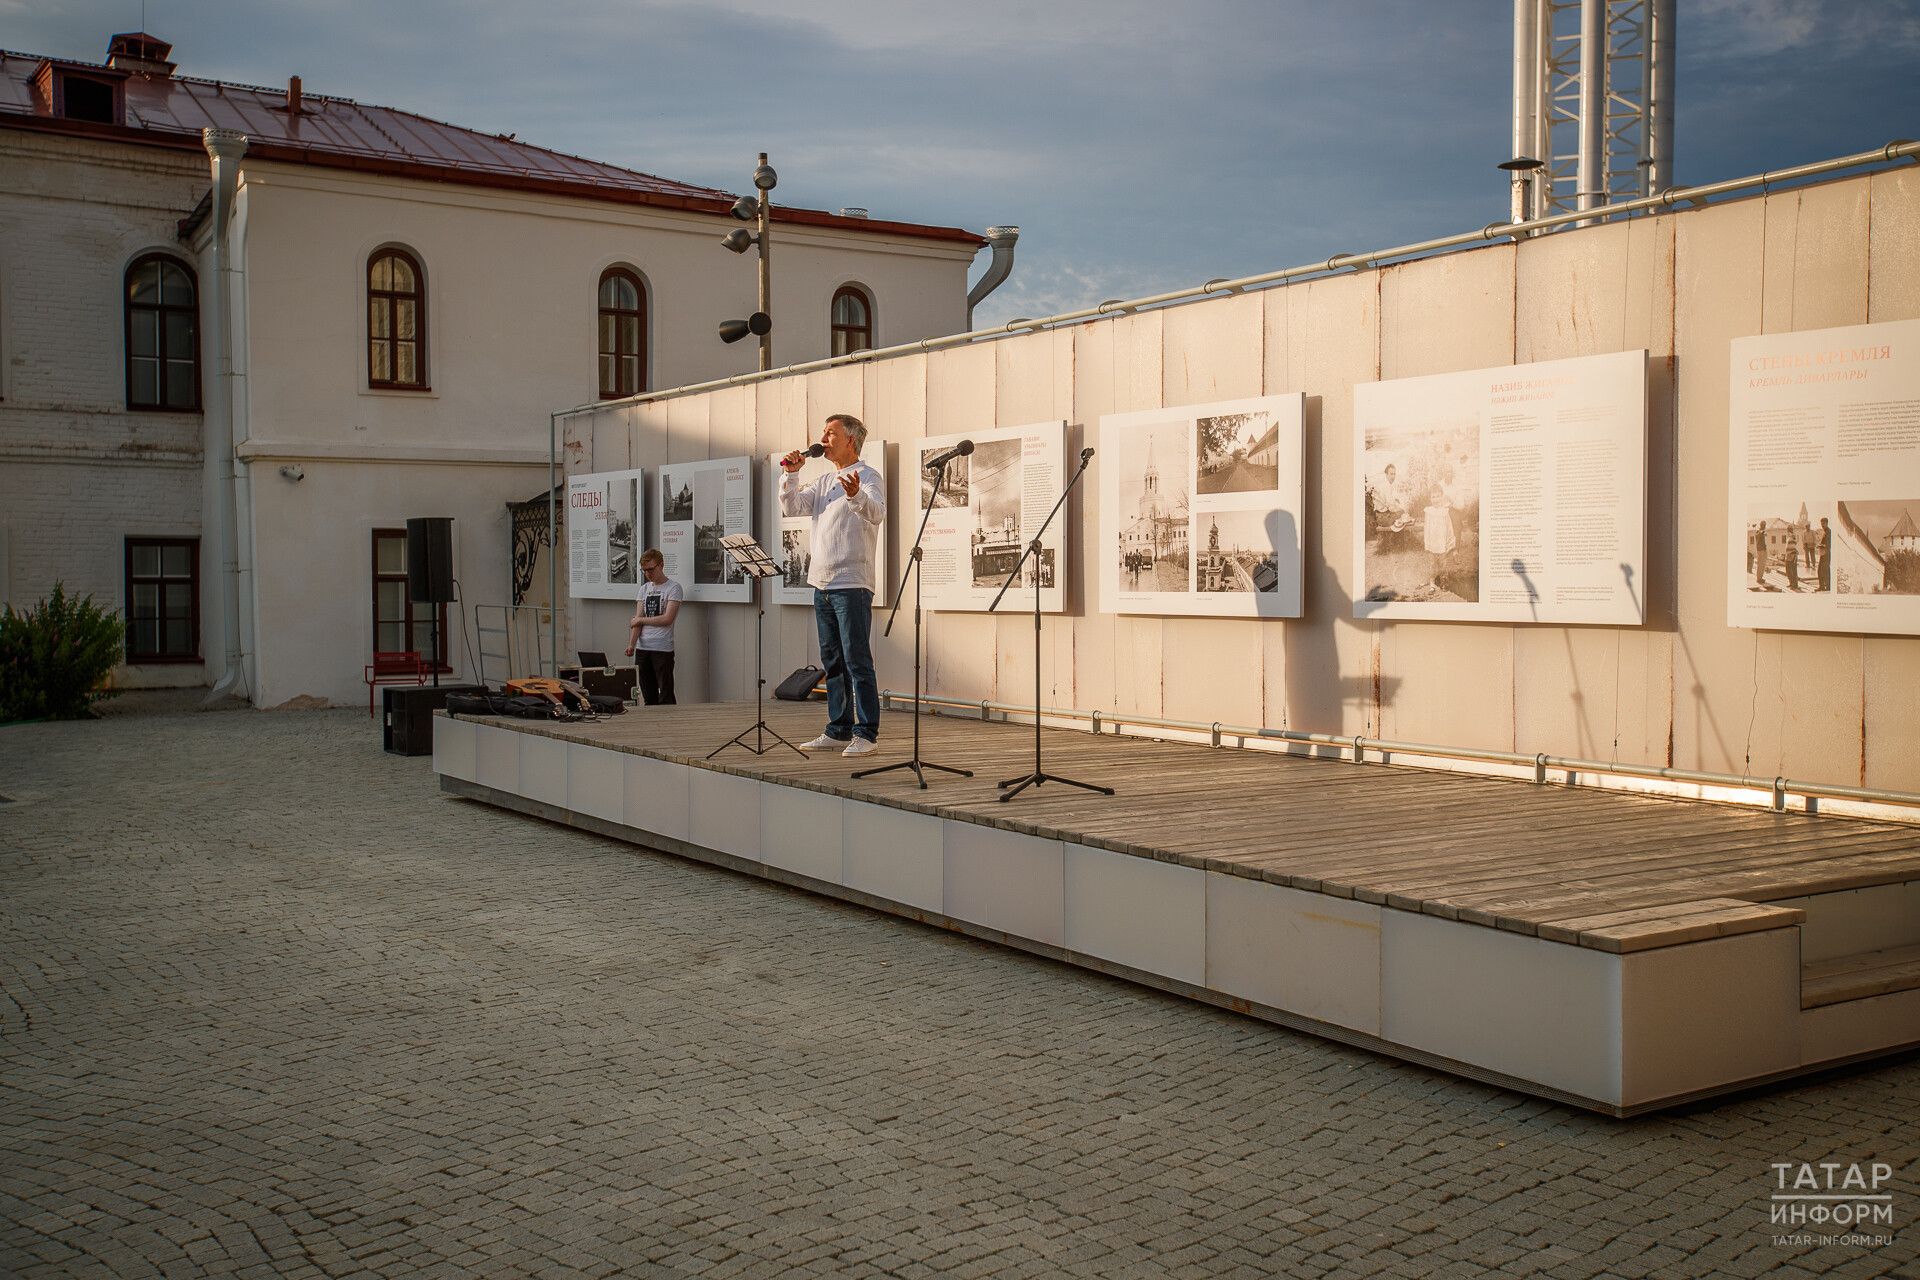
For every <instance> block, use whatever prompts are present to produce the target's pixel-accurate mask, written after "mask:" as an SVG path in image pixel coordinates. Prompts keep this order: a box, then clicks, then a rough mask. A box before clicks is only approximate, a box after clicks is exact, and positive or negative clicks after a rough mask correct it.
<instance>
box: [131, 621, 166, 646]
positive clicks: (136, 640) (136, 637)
mask: <svg viewBox="0 0 1920 1280" xmlns="http://www.w3.org/2000/svg"><path fill="white" fill-rule="evenodd" d="M132 633H133V645H132V649H133V652H135V653H142V654H144V653H157V652H158V651H159V649H160V624H159V623H158V622H156V621H153V620H152V619H145V620H142V621H138V622H135V623H134V624H133V627H132Z"/></svg>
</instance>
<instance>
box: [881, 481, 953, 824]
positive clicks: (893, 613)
mask: <svg viewBox="0 0 1920 1280" xmlns="http://www.w3.org/2000/svg"><path fill="white" fill-rule="evenodd" d="M952 461H953V459H951V458H949V459H947V461H946V462H942V463H941V464H940V470H939V473H938V474H937V475H935V476H934V480H933V497H932V498H930V499H928V501H927V509H926V510H925V511H924V512H922V513H921V515H920V532H918V533H916V534H914V535H913V550H912V551H911V552H909V553H908V554H907V567H906V571H905V572H903V573H902V574H901V575H900V585H899V587H897V588H896V589H895V590H894V593H893V608H892V610H890V611H889V612H888V614H887V629H886V630H885V631H882V632H881V633H880V634H881V635H883V636H890V635H892V634H893V624H894V621H895V620H896V619H898V618H899V616H900V602H901V601H902V600H903V599H905V598H906V592H907V578H908V576H909V575H911V576H912V578H913V758H912V759H910V760H902V761H900V762H898V763H897V764H886V765H881V766H880V767H879V768H877V769H862V770H861V771H860V772H858V773H856V774H854V775H853V776H854V777H856V778H870V777H872V776H873V775H874V774H877V773H891V772H893V771H894V770H895V769H911V770H913V776H914V777H916V778H918V779H919V780H920V789H921V790H922V791H925V790H926V789H927V775H926V774H925V773H924V772H922V771H923V770H926V769H938V770H940V772H942V773H954V774H958V775H960V776H961V777H963V778H971V777H972V776H973V770H971V769H956V768H954V767H953V766H952V765H945V764H935V763H934V762H933V761H931V760H922V759H921V758H920V645H921V638H922V623H921V619H920V584H921V582H922V581H923V580H924V577H925V575H924V574H922V573H921V572H920V543H921V540H922V539H924V538H925V537H926V536H927V521H928V520H929V519H931V518H932V516H933V508H934V504H935V503H936V502H937V501H939V498H940V490H941V489H942V488H943V487H944V486H945V485H946V483H947V464H948V463H950V462H952Z"/></svg>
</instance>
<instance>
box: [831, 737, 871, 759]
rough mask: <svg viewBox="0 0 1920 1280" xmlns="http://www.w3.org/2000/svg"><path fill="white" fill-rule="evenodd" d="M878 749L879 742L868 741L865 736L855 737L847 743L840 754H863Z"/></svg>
mask: <svg viewBox="0 0 1920 1280" xmlns="http://www.w3.org/2000/svg"><path fill="white" fill-rule="evenodd" d="M879 749H880V744H879V743H877V742H868V741H867V740H866V739H865V738H855V739H854V740H853V741H852V742H849V743H848V744H847V749H846V750H845V751H842V752H841V753H840V754H841V755H843V756H864V755H866V754H867V753H868V752H871V751H878V750H879Z"/></svg>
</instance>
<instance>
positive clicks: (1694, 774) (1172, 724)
mask: <svg viewBox="0 0 1920 1280" xmlns="http://www.w3.org/2000/svg"><path fill="white" fill-rule="evenodd" d="M880 696H881V698H882V699H888V700H892V699H898V700H901V701H905V702H912V701H913V695H912V694H910V693H900V692H898V691H896V690H893V689H882V690H881V691H880ZM920 702H921V705H923V706H929V707H951V708H953V709H955V710H960V711H971V712H977V711H983V710H985V711H999V712H1002V713H1015V712H1017V713H1021V714H1027V713H1031V712H1032V711H1033V710H1034V708H1033V706H1032V704H1031V703H1011V702H994V701H992V700H990V699H985V698H982V699H978V700H975V701H966V700H963V699H959V698H945V697H940V696H938V695H935V694H923V695H921V697H920ZM1040 716H1041V718H1042V719H1049V720H1090V721H1094V722H1096V723H1101V724H1114V725H1120V724H1127V725H1133V726H1135V727H1138V728H1145V729H1178V730H1183V731H1186V732H1189V733H1205V734H1213V733H1215V732H1218V733H1219V734H1222V735H1224V736H1226V737H1230V738H1243V739H1244V738H1269V739H1278V740H1280V741H1283V742H1293V743H1300V744H1302V745H1310V746H1330V747H1340V748H1343V749H1351V750H1364V751H1377V752H1380V753H1381V754H1383V755H1403V756H1412V755H1417V756H1428V757H1433V758H1436V759H1449V760H1475V761H1482V762H1486V763H1490V764H1507V765H1522V766H1526V767H1529V768H1533V767H1544V768H1547V769H1553V770H1557V771H1559V772H1563V773H1570V774H1580V773H1585V774H1612V775H1617V776H1621V777H1633V778H1649V779H1654V780H1657V781H1662V782H1680V783H1686V784H1688V785H1692V786H1706V787H1727V788H1733V789H1737V790H1742V791H1770V792H1772V791H1778V792H1784V793H1788V794H1792V795H1797V796H1809V797H1819V798H1821V799H1830V800H1857V801H1861V802H1863V803H1867V804H1883V805H1898V806H1902V807H1912V808H1920V793H1915V792H1911V791H1887V790H1881V789H1878V788H1873V787H1850V786H1844V785H1841V784H1839V783H1826V782H1802V781H1799V780H1796V779H1792V778H1755V777H1752V776H1750V775H1743V774H1735V773H1715V772H1712V771H1710V770H1703V769H1675V768H1670V767H1667V766H1664V765H1648V764H1633V763H1631V762H1621V761H1617V760H1586V759H1581V758H1580V757H1577V756H1555V755H1547V754H1545V753H1540V754H1533V755H1529V754H1526V753H1523V752H1517V751H1495V750H1491V749H1487V748H1482V747H1462V746H1450V745H1447V744H1444V743H1434V742H1401V741H1398V740H1396V739H1393V738H1369V737H1366V736H1365V735H1363V734H1348V735H1337V734H1330V733H1309V732H1304V731H1302V730H1298V729H1272V728H1267V727H1264V726H1257V725H1233V724H1226V723H1216V722H1214V721H1210V720H1174V719H1169V718H1167V717H1165V716H1150V715H1130V714H1127V713H1124V712H1122V713H1114V712H1110V711H1082V710H1080V709H1078V708H1071V707H1043V708H1041V709H1040ZM1116 732H1117V730H1116Z"/></svg>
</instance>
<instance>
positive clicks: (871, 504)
mask: <svg viewBox="0 0 1920 1280" xmlns="http://www.w3.org/2000/svg"><path fill="white" fill-rule="evenodd" d="M849 473H852V474H854V475H857V476H859V477H860V492H858V493H856V494H854V495H853V496H852V497H851V498H849V497H848V496H847V491H846V490H845V489H844V488H842V487H841V485H840V477H841V476H843V475H846V474H849ZM780 509H781V510H782V511H784V512H785V513H786V514H787V515H790V516H812V517H813V565H812V567H810V568H809V569H808V570H807V582H808V584H809V585H811V586H814V587H817V588H819V589H820V590H822V591H839V590H844V589H846V588H848V587H865V588H866V589H867V590H868V591H878V590H879V588H878V586H876V585H875V583H874V569H873V565H874V558H875V555H876V553H877V552H878V550H879V547H880V526H882V525H883V524H885V523H886V521H887V495H886V493H885V491H884V489H883V487H882V481H881V479H880V473H879V472H878V471H875V470H874V469H873V468H872V467H870V466H868V465H867V464H866V463H864V462H861V461H860V460H859V459H857V458H856V459H854V461H853V462H852V463H851V464H849V465H847V466H845V467H842V468H840V469H839V470H838V471H833V472H829V473H828V474H826V475H823V476H821V477H820V478H819V479H817V480H815V481H813V482H812V483H811V484H808V485H805V486H802V485H801V483H800V475H799V473H798V472H795V471H787V470H785V469H782V471H781V473H780Z"/></svg>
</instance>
